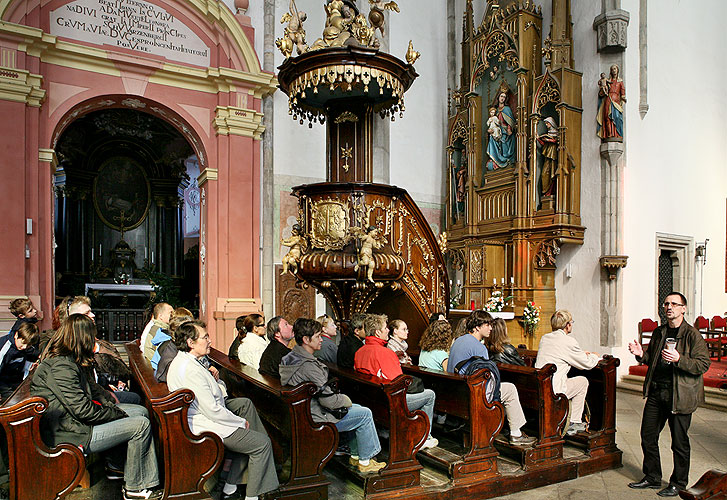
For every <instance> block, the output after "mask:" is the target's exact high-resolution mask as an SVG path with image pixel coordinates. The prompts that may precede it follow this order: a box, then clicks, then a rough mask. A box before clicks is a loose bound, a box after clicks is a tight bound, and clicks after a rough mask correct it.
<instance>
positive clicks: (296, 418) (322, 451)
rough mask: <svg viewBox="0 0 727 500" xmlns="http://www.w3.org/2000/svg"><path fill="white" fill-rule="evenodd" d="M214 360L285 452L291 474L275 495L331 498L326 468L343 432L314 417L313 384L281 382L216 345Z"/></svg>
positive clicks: (234, 391) (231, 390)
mask: <svg viewBox="0 0 727 500" xmlns="http://www.w3.org/2000/svg"><path fill="white" fill-rule="evenodd" d="M208 357H209V359H210V360H211V361H212V363H213V364H214V365H215V366H216V367H217V368H218V369H219V370H220V377H222V379H223V380H224V381H225V384H227V389H228V393H229V394H230V395H232V396H236V397H240V396H243V397H246V398H249V399H250V400H251V401H252V402H253V404H254V405H255V408H256V409H257V412H258V415H260V418H261V419H262V420H263V422H264V423H265V425H266V428H267V429H268V434H269V435H270V438H271V440H272V441H273V442H274V443H277V445H278V446H277V447H276V448H277V451H279V450H284V452H283V455H284V456H283V457H282V458H281V457H276V459H277V461H278V463H281V464H282V463H285V466H284V467H283V470H284V472H287V477H284V478H281V481H280V483H281V484H280V489H279V490H278V491H276V492H275V495H273V496H274V497H275V498H305V499H307V498H311V499H313V498H316V499H320V498H328V485H329V484H330V481H329V480H328V479H327V478H326V476H325V475H324V474H323V468H324V467H325V465H326V464H327V463H328V461H329V460H330V459H331V458H333V455H334V454H335V452H336V447H337V446H338V430H337V429H336V426H335V425H334V424H332V423H316V422H314V421H313V419H312V418H311V412H310V403H311V396H312V395H313V394H314V393H315V392H316V387H315V385H314V384H313V383H306V384H301V385H299V386H297V387H292V386H287V385H281V384H280V380H278V379H276V378H274V377H269V376H267V375H262V374H260V372H258V371H257V370H256V369H255V368H253V367H251V366H246V365H244V364H241V363H240V362H239V361H237V360H232V359H230V358H229V357H228V356H227V355H226V354H224V353H222V352H220V351H218V350H216V349H212V350H211V352H210V354H209V356H208Z"/></svg>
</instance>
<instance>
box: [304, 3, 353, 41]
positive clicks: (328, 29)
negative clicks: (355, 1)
mask: <svg viewBox="0 0 727 500" xmlns="http://www.w3.org/2000/svg"><path fill="white" fill-rule="evenodd" d="M323 8H324V9H325V10H326V26H325V28H323V38H319V39H318V40H316V41H315V42H314V43H313V45H311V47H310V48H311V50H319V49H324V48H326V47H342V46H343V44H344V43H345V42H346V40H348V39H349V38H351V33H349V32H348V31H347V28H348V26H349V25H350V24H351V23H352V22H353V20H354V17H355V12H354V11H353V10H352V9H350V8H349V7H348V6H347V5H346V4H345V3H344V2H343V1H342V0H329V1H328V3H327V4H325V5H324V6H323Z"/></svg>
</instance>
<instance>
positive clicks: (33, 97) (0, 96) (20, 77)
mask: <svg viewBox="0 0 727 500" xmlns="http://www.w3.org/2000/svg"><path fill="white" fill-rule="evenodd" d="M42 83H43V77H42V76H41V75H34V74H32V73H31V72H30V71H26V70H24V69H14V68H7V67H4V66H0V100H3V101H13V102H24V103H25V104H27V105H28V106H33V107H36V108H39V107H40V106H41V104H43V101H44V100H45V93H46V92H45V89H42V88H41V84H42Z"/></svg>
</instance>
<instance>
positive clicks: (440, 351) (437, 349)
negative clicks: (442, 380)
mask: <svg viewBox="0 0 727 500" xmlns="http://www.w3.org/2000/svg"><path fill="white" fill-rule="evenodd" d="M451 345H452V326H451V325H450V324H449V321H445V320H438V321H435V322H434V323H432V324H431V325H429V327H428V328H427V329H426V330H424V333H423V334H422V338H421V339H420V340H419V347H421V349H422V352H421V353H420V354H419V366H420V367H422V368H429V369H431V370H441V371H443V372H446V371H447V360H448V359H449V347H450V346H451Z"/></svg>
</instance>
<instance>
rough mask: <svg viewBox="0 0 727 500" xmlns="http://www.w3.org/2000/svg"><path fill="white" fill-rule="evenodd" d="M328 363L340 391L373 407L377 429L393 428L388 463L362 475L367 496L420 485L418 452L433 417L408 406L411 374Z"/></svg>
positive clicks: (383, 494)
mask: <svg viewBox="0 0 727 500" xmlns="http://www.w3.org/2000/svg"><path fill="white" fill-rule="evenodd" d="M326 365H328V368H329V372H330V376H332V377H336V378H337V379H338V387H339V389H340V391H341V392H342V393H343V394H346V395H347V396H349V397H350V398H351V400H352V401H353V402H354V403H358V404H360V405H361V406H365V407H367V408H369V409H370V410H371V413H372V414H373V417H374V422H375V423H376V427H377V429H381V428H385V429H388V430H389V443H388V446H389V449H388V458H387V465H386V467H384V468H383V469H381V470H380V471H379V472H378V473H377V474H366V475H364V476H363V477H362V478H361V480H362V481H363V483H364V492H365V493H366V497H367V498H369V497H371V496H377V495H381V496H382V497H386V496H387V494H393V492H395V491H399V490H402V489H405V488H414V487H418V486H419V484H420V472H421V469H422V466H421V464H420V463H419V462H418V461H417V459H416V458H415V456H416V453H417V451H418V450H419V449H421V447H422V446H423V445H424V441H426V439H427V435H428V431H429V419H428V418H427V415H426V414H425V413H424V412H423V411H421V410H416V411H413V412H411V411H409V409H408V407H407V404H406V388H407V387H408V386H409V384H410V383H411V377H410V376H408V375H399V376H398V377H396V378H395V379H394V380H392V381H390V382H389V381H386V380H384V379H381V378H379V377H374V376H372V375H366V374H363V373H359V372H356V371H355V370H351V369H347V368H341V367H339V366H337V365H335V364H333V363H326ZM382 448H384V445H383V443H382ZM382 451H383V450H382Z"/></svg>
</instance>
